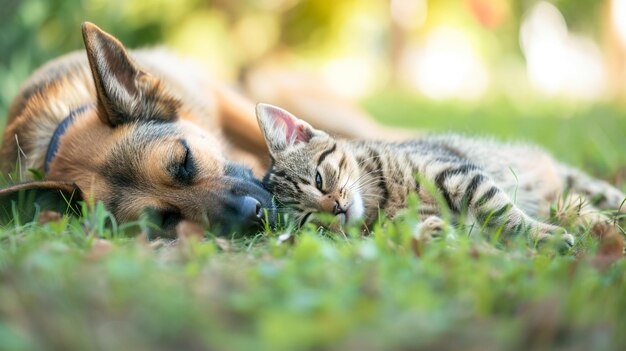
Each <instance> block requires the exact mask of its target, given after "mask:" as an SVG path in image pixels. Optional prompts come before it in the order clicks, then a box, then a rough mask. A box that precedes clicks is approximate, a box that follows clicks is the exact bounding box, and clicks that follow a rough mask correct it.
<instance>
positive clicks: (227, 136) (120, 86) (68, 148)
mask: <svg viewBox="0 0 626 351" xmlns="http://www.w3.org/2000/svg"><path fill="white" fill-rule="evenodd" d="M82 34H83V41H84V45H85V51H80V52H75V53H70V54H68V55H66V56H62V57H60V58H58V59H56V60H53V61H51V62H49V63H48V64H46V65H44V66H43V67H41V68H40V69H39V70H37V71H36V72H35V73H34V74H33V75H32V76H31V77H30V78H29V79H28V80H27V81H26V83H25V84H24V85H23V87H22V88H21V90H20V92H19V93H18V95H17V97H16V98H15V99H14V101H13V103H12V105H11V106H10V108H9V116H8V119H7V126H6V128H5V131H4V138H3V144H2V147H1V148H0V160H1V161H0V169H1V170H2V172H3V173H4V174H9V175H10V176H11V179H13V180H15V179H16V178H17V179H18V180H25V179H26V180H28V179H31V180H29V181H26V182H21V183H17V184H14V185H11V186H8V187H6V188H4V189H1V190H0V212H2V214H3V215H4V217H7V218H12V217H13V216H14V215H15V204H16V203H21V204H22V206H23V207H26V208H29V209H31V210H32V209H38V210H48V209H50V210H53V211H57V212H63V211H66V212H67V211H68V210H72V211H75V212H79V211H80V210H81V208H80V201H84V202H85V203H93V201H102V202H103V203H104V205H105V207H106V208H107V209H108V210H109V211H110V212H111V213H112V214H113V216H114V217H115V218H116V220H117V221H119V222H128V221H133V220H136V219H138V218H140V217H141V216H143V215H147V216H148V218H149V219H150V221H151V222H152V223H154V224H155V225H156V227H157V228H160V229H159V235H162V236H170V235H174V234H175V227H176V226H177V225H178V224H179V223H180V222H182V221H190V222H192V223H198V224H201V225H203V226H209V227H211V228H215V230H218V231H219V232H221V233H233V232H241V233H247V232H251V231H255V230H256V228H258V226H259V225H261V224H263V223H264V221H265V222H266V223H268V224H270V225H273V223H274V219H275V217H276V209H275V207H274V206H273V204H272V196H271V194H270V193H269V192H268V191H267V190H265V189H264V188H263V186H262V185H261V183H260V181H259V180H258V179H257V177H256V176H255V174H256V175H257V176H258V175H259V174H262V173H264V172H265V170H266V168H267V166H268V164H269V157H268V153H267V149H266V146H265V142H264V140H263V137H262V135H261V132H260V130H259V127H258V125H257V123H256V119H255V115H254V105H253V104H252V102H251V101H250V100H248V99H246V98H245V97H244V96H243V95H242V94H240V93H238V92H236V91H235V90H233V89H231V88H230V87H229V86H227V85H226V84H222V83H219V82H215V81H213V80H212V79H211V78H210V77H209V76H208V75H206V74H205V73H204V71H203V70H202V69H201V68H200V66H199V65H197V64H196V63H195V62H192V61H189V60H185V59H182V58H180V57H178V56H176V55H174V54H173V53H171V52H168V51H167V50H163V49H149V50H136V51H129V50H127V49H126V48H125V47H124V46H123V45H122V43H121V42H120V41H119V40H117V39H116V38H114V37H113V36H111V35H110V34H108V33H105V32H104V31H102V30H101V29H100V28H98V27H97V26H96V25H94V24H92V23H88V22H86V23H83V25H82ZM292 100H293V99H292ZM279 103H280V102H279ZM333 104H334V105H333ZM333 104H330V105H328V106H327V107H326V108H322V113H319V114H318V116H323V117H320V118H318V119H317V121H318V122H320V123H316V119H315V117H311V123H312V124H314V125H315V124H321V127H327V128H328V127H330V128H329V129H331V130H333V128H332V125H333V123H332V118H329V115H330V114H329V111H335V112H336V111H338V110H340V109H338V108H333V106H339V105H340V104H337V103H333ZM304 105H305V106H306V107H305V108H306V109H308V110H309V112H310V110H311V109H312V108H313V107H314V106H311V104H304ZM329 106H330V107H329ZM344 110H345V109H344ZM302 115H303V116H307V115H311V114H310V113H307V112H302ZM313 115H315V114H313ZM346 115H347V117H346V118H347V120H351V121H356V122H357V123H343V124H339V127H336V128H334V130H335V131H337V132H338V134H340V135H344V136H363V135H368V136H371V135H372V134H375V133H376V130H377V129H379V128H377V127H376V125H375V123H374V122H371V121H370V120H369V119H368V118H367V117H366V116H364V115H360V114H359V113H358V112H356V113H355V112H354V110H350V113H347V114H346ZM358 122H360V123H358ZM328 124H330V126H329V125H328ZM334 124H337V123H334ZM363 126H366V127H367V128H368V129H366V130H364V129H363ZM359 128H360V129H359ZM243 163H245V164H247V165H248V166H249V167H246V166H244V165H242V164H243ZM33 178H39V180H32V179H33ZM25 198H28V199H29V200H27V201H25V200H24V199H25ZM18 200H21V201H18ZM33 204H35V206H33ZM31 213H34V212H32V211H31Z"/></svg>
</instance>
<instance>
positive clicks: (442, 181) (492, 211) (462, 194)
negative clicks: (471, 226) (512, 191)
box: [427, 163, 574, 248]
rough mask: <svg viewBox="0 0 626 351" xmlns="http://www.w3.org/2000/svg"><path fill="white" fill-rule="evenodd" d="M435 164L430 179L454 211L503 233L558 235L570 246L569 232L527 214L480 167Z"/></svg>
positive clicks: (540, 237) (544, 238) (547, 237)
mask: <svg viewBox="0 0 626 351" xmlns="http://www.w3.org/2000/svg"><path fill="white" fill-rule="evenodd" d="M438 168H439V169H437V170H436V171H435V172H433V173H436V174H434V176H433V177H432V179H433V180H434V183H435V185H436V186H437V188H438V189H439V191H440V192H441V194H442V195H443V198H444V199H445V201H446V202H447V205H448V206H449V207H450V209H451V210H452V211H453V212H456V213H460V212H463V211H467V212H469V214H470V215H471V216H472V217H474V218H475V219H476V220H477V221H478V223H479V224H480V225H484V226H486V227H490V228H494V229H498V228H502V230H503V233H504V234H511V233H528V235H529V239H530V240H532V241H533V242H534V243H542V242H545V241H549V240H552V239H554V238H555V236H554V235H558V238H559V239H560V241H561V242H562V243H563V244H564V245H565V246H567V247H568V248H569V247H571V246H573V244H574V237H573V236H572V235H571V234H568V233H567V232H566V231H565V230H564V229H563V228H561V227H558V226H554V225H550V224H546V223H542V222H540V221H537V220H535V219H533V218H531V217H530V216H528V215H527V214H526V213H524V212H523V211H522V210H521V209H520V208H519V207H517V206H516V205H515V204H514V203H513V201H511V199H510V198H509V196H508V195H507V194H506V193H505V192H504V191H503V190H502V189H500V187H498V186H497V184H496V183H495V181H494V180H493V179H492V178H491V177H490V176H489V175H487V174H485V173H484V172H483V171H482V170H481V169H480V168H479V167H477V166H475V165H472V164H469V163H467V164H461V165H453V166H444V167H438ZM442 168H443V169H442ZM431 172H432V170H431ZM427 175H428V174H427ZM431 175H432V174H431ZM429 178H430V177H429Z"/></svg>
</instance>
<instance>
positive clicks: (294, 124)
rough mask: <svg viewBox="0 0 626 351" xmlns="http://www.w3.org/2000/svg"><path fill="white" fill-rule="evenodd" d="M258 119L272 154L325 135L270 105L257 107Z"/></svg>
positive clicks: (258, 105)
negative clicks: (315, 136) (318, 135)
mask: <svg viewBox="0 0 626 351" xmlns="http://www.w3.org/2000/svg"><path fill="white" fill-rule="evenodd" d="M256 118H257V121H258V122H259V126H260V127H261V132H263V136H264V137H265V141H266V142H267V146H268V148H269V150H270V152H272V153H274V152H279V151H283V150H285V149H286V148H287V147H289V146H293V145H296V144H299V143H308V142H309V140H311V138H313V136H314V135H316V134H321V133H323V132H321V131H319V130H316V129H314V128H313V127H311V125H310V124H308V123H306V122H305V121H303V120H301V119H298V118H297V117H296V116H294V115H292V114H291V113H289V112H287V111H286V110H283V109H282V108H280V107H276V106H272V105H268V104H257V105H256Z"/></svg>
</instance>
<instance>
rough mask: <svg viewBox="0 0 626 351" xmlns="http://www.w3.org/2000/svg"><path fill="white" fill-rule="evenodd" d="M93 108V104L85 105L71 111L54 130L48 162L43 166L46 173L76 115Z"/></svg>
mask: <svg viewBox="0 0 626 351" xmlns="http://www.w3.org/2000/svg"><path fill="white" fill-rule="evenodd" d="M93 106H94V105H93V104H89V105H83V106H81V107H79V108H77V109H75V110H72V111H70V113H69V115H67V117H65V118H64V119H63V121H61V123H59V125H58V126H57V128H56V129H55V130H54V133H52V137H51V138H50V143H49V144H48V151H46V160H45V162H44V164H43V170H44V172H45V173H48V170H49V168H50V162H52V160H53V159H54V156H56V154H57V151H58V150H59V141H60V140H61V137H62V136H63V135H64V134H65V132H66V131H67V128H68V127H69V126H70V125H71V124H72V122H74V119H75V118H76V115H79V114H81V113H83V112H85V111H87V110H88V109H90V108H92V107H93Z"/></svg>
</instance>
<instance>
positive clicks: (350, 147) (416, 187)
mask: <svg viewBox="0 0 626 351" xmlns="http://www.w3.org/2000/svg"><path fill="white" fill-rule="evenodd" d="M257 118H258V121H259V124H260V126H261V129H262V131H263V133H264V135H265V138H266V142H267V144H268V147H269V150H270V154H271V157H272V167H271V169H270V170H269V172H268V174H267V175H266V177H265V179H264V183H265V185H266V186H267V187H268V188H269V190H270V191H271V192H272V193H273V194H274V196H275V199H276V200H277V201H278V203H279V204H281V205H282V206H288V207H290V208H291V209H293V210H295V211H296V212H297V213H298V214H299V219H300V221H301V222H302V223H304V222H305V221H306V220H307V219H308V218H309V217H310V215H311V214H315V213H318V212H327V213H331V214H335V215H337V216H340V217H341V216H343V218H342V219H343V220H344V221H348V222H352V221H357V220H360V219H362V220H363V221H364V224H365V225H370V224H372V222H373V221H375V220H376V218H377V215H378V213H379V210H382V211H383V212H384V214H385V215H386V216H388V217H393V216H394V215H395V214H396V213H397V212H398V210H400V209H402V208H405V207H406V206H407V197H408V195H409V194H410V193H412V192H414V193H417V194H418V197H419V199H420V208H419V212H420V213H419V214H420V216H421V217H422V218H426V217H428V216H432V215H438V214H440V213H441V209H440V208H439V205H438V201H437V200H436V197H435V196H433V194H432V193H431V191H429V188H430V189H432V186H434V187H435V188H436V189H437V190H438V193H439V194H440V195H441V197H443V199H444V201H445V203H446V204H447V207H448V208H449V209H450V211H451V212H452V213H453V214H459V213H467V214H469V215H470V217H472V218H474V219H476V220H477V222H478V223H479V224H481V225H483V224H485V223H486V224H487V225H488V226H490V227H493V228H503V232H504V233H514V232H524V233H528V234H529V235H530V239H532V240H542V239H547V238H549V237H550V236H551V235H552V234H554V233H557V232H562V233H565V231H564V230H562V229H561V228H559V227H557V226H555V225H551V224H547V223H544V222H541V221H539V220H537V219H536V218H539V217H545V216H547V215H548V212H549V206H550V204H551V203H553V202H555V201H556V200H557V196H559V194H562V193H564V192H565V191H569V192H570V198H572V199H573V198H574V197H575V196H577V195H583V196H587V197H590V196H591V197H600V198H601V201H600V202H599V203H598V206H600V207H601V208H605V209H613V210H615V209H617V208H618V207H619V206H620V203H621V202H622V201H623V199H624V198H625V197H626V196H625V195H624V194H623V193H622V192H621V191H619V190H618V189H616V188H614V187H612V186H611V185H609V184H608V183H605V182H603V181H600V180H596V179H593V178H591V177H589V176H587V175H586V174H584V173H582V172H580V171H577V170H575V169H572V168H570V167H568V166H565V165H562V164H560V163H558V162H556V161H555V160H554V159H553V158H552V157H551V156H550V155H548V154H547V153H546V152H545V151H543V150H541V149H539V148H537V147H534V146H528V145H521V144H503V143H498V142H496V141H493V140H484V139H473V138H466V137H462V136H458V135H453V134H446V135H436V136H429V137H424V138H422V139H418V140H412V141H407V142H402V143H387V142H377V141H348V140H341V139H335V138H333V137H331V136H329V135H328V134H326V133H325V132H323V131H320V130H316V129H314V128H312V127H311V126H310V125H309V124H307V123H306V122H304V121H301V120H299V119H297V118H296V117H294V116H293V115H291V114H290V113H289V112H287V111H285V110H282V109H280V108H278V107H274V106H271V105H265V104H259V105H258V107H257ZM420 180H421V182H422V184H420ZM425 183H430V184H431V185H432V186H430V187H429V186H426V185H425ZM581 214H582V216H583V217H584V219H586V220H590V221H592V222H595V221H604V220H606V218H605V217H603V216H602V215H599V214H597V210H596V209H595V208H592V207H591V206H586V208H585V210H584V211H583V212H582V213H581ZM562 237H563V239H564V240H565V242H567V243H568V244H569V245H571V244H572V243H573V237H572V236H571V235H570V234H562Z"/></svg>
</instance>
